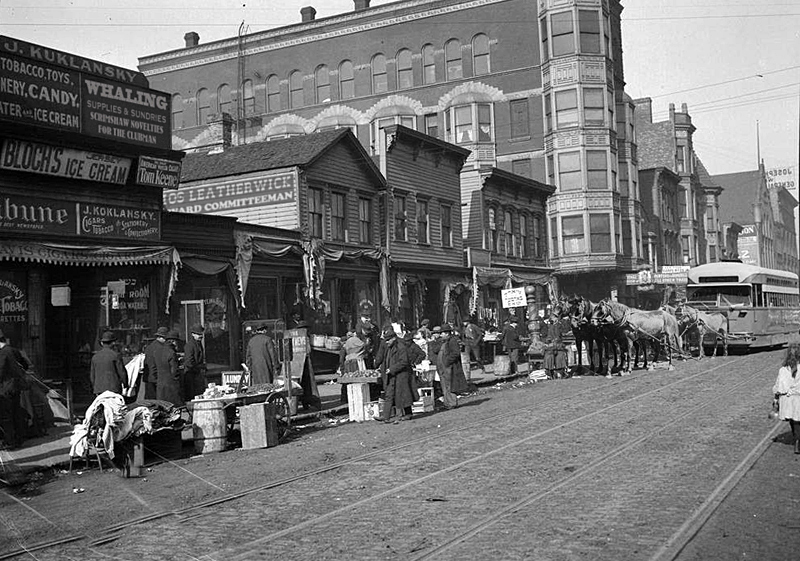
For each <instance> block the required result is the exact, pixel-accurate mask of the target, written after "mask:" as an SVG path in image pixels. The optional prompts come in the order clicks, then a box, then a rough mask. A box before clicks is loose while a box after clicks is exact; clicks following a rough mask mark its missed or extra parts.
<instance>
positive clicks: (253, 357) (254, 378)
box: [245, 322, 278, 385]
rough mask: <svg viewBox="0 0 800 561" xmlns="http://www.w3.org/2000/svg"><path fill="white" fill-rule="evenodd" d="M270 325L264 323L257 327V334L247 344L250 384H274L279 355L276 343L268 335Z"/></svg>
mask: <svg viewBox="0 0 800 561" xmlns="http://www.w3.org/2000/svg"><path fill="white" fill-rule="evenodd" d="M267 330H268V324H267V323H266V322H265V323H262V324H259V325H258V326H257V327H256V334H255V335H253V336H252V337H251V338H250V341H248V342H247V352H246V353H245V364H246V365H247V368H248V369H249V370H250V383H251V384H252V385H255V384H272V383H274V380H275V374H276V372H277V370H278V354H277V352H276V351H275V343H274V342H273V341H272V337H270V336H269V335H268V334H267Z"/></svg>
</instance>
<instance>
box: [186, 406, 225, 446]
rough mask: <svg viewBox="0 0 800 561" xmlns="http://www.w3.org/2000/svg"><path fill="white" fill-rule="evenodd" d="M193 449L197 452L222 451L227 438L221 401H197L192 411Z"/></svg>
mask: <svg viewBox="0 0 800 561" xmlns="http://www.w3.org/2000/svg"><path fill="white" fill-rule="evenodd" d="M192 432H193V434H194V451H195V452H197V453H198V454H208V453H210V452H222V451H224V450H225V443H226V441H227V439H228V425H227V423H226V419H225V410H224V409H223V408H222V402H221V401H199V402H197V403H195V404H194V411H193V413H192Z"/></svg>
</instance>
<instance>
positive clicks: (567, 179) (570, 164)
mask: <svg viewBox="0 0 800 561" xmlns="http://www.w3.org/2000/svg"><path fill="white" fill-rule="evenodd" d="M558 188H559V190H561V191H580V190H582V189H583V182H582V180H581V153H580V152H578V151H575V152H564V153H562V154H559V155H558Z"/></svg>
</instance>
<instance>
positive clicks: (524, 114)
mask: <svg viewBox="0 0 800 561" xmlns="http://www.w3.org/2000/svg"><path fill="white" fill-rule="evenodd" d="M508 106H509V109H510V110H511V138H528V137H530V134H531V127H530V125H531V119H530V111H529V108H528V98H527V97H526V98H525V99H515V100H513V101H511V103H509V104H508Z"/></svg>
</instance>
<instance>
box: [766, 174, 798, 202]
mask: <svg viewBox="0 0 800 561" xmlns="http://www.w3.org/2000/svg"><path fill="white" fill-rule="evenodd" d="M766 173H767V187H769V189H781V188H783V189H786V190H787V191H789V192H790V193H791V194H792V196H793V197H794V198H795V199H797V198H798V196H797V188H798V185H797V177H796V175H795V166H784V167H780V168H772V169H768V170H767V171H766Z"/></svg>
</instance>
